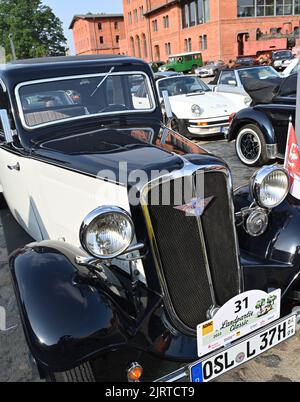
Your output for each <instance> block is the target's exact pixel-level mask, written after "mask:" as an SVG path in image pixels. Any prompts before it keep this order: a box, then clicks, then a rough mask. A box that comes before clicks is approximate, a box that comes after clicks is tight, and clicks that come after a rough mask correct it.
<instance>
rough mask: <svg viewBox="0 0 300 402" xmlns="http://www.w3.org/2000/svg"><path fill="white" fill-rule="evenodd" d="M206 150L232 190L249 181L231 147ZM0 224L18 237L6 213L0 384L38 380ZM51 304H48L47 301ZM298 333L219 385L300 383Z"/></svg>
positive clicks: (218, 144) (0, 243)
mask: <svg viewBox="0 0 300 402" xmlns="http://www.w3.org/2000/svg"><path fill="white" fill-rule="evenodd" d="M201 145H203V147H204V148H206V149H207V150H208V151H210V152H212V153H215V154H216V155H218V156H221V157H223V158H224V159H225V160H226V161H227V163H228V164H229V165H230V167H231V169H232V173H233V178H234V187H238V186H240V185H242V184H245V183H247V182H248V180H249V178H250V177H251V175H252V174H253V171H254V170H255V169H249V168H246V167H244V166H242V165H241V163H240V162H239V160H238V159H237V157H236V155H235V151H234V145H233V144H229V143H227V142H226V141H225V140H223V139H218V140H215V141H206V142H202V143H201ZM3 225H5V227H8V228H9V231H8V233H9V235H10V237H11V239H12V241H13V242H14V243H15V244H16V245H18V236H19V235H18V234H16V232H15V226H14V223H13V221H12V220H11V217H10V215H9V213H8V212H7V211H4V212H2V215H1V222H0V306H3V307H5V308H6V311H7V315H8V317H7V326H12V325H17V328H16V329H14V330H12V331H11V332H9V333H6V334H3V333H0V382H2V381H39V379H38V376H37V373H36V372H35V371H34V370H33V369H32V366H31V364H30V360H29V357H28V350H27V346H26V344H25V340H24V335H23V332H22V328H21V325H20V321H19V317H18V312H17V306H16V302H15V297H14V295H13V289H12V287H11V282H10V275H9V270H8V266H7V256H8V251H7V247H6V243H5V240H4V234H3ZM49 302H50V301H49ZM299 341H300V332H299V331H298V333H297V335H296V336H295V337H294V339H293V340H290V341H289V342H286V343H283V344H281V345H279V347H277V348H274V349H272V350H271V351H270V352H267V353H265V354H263V355H262V356H260V357H258V358H257V359H256V360H255V361H252V362H250V363H248V364H246V365H243V366H242V367H241V368H240V369H238V370H235V371H232V372H230V373H228V374H225V375H224V376H222V377H221V378H220V379H218V381H221V382H229V381H230V382H232V381H237V382H249V381H260V382H277V381H284V382H285V381H300V359H299V354H300V343H299Z"/></svg>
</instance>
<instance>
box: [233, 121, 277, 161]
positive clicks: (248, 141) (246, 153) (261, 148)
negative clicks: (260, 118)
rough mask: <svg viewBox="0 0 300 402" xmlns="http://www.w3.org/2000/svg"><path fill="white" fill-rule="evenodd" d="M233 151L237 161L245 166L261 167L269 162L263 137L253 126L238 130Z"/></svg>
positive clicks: (249, 125) (248, 125) (257, 128)
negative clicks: (234, 150)
mask: <svg viewBox="0 0 300 402" xmlns="http://www.w3.org/2000/svg"><path fill="white" fill-rule="evenodd" d="M235 149H236V153H237V156H238V158H239V160H240V161H241V162H242V163H243V164H244V165H246V166H250V167H254V166H263V165H266V164H268V163H269V162H270V159H269V158H268V156H267V144H266V140H265V137H264V135H263V133H262V132H261V130H260V129H259V127H257V126H256V125H255V124H247V125H246V126H243V127H241V128H240V129H239V131H238V133H237V137H236V141H235Z"/></svg>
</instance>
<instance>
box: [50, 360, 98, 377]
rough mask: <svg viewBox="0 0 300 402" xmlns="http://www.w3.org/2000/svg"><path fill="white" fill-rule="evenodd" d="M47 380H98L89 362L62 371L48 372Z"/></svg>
mask: <svg viewBox="0 0 300 402" xmlns="http://www.w3.org/2000/svg"><path fill="white" fill-rule="evenodd" d="M46 381H47V382H96V379H95V376H94V372H93V369H92V366H91V364H90V363H89V362H87V363H84V364H81V365H80V366H78V367H76V368H74V369H72V370H69V371H63V372H61V373H48V374H47V376H46Z"/></svg>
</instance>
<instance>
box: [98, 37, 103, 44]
mask: <svg viewBox="0 0 300 402" xmlns="http://www.w3.org/2000/svg"><path fill="white" fill-rule="evenodd" d="M99 41H100V45H103V43H104V38H103V36H100V38H99Z"/></svg>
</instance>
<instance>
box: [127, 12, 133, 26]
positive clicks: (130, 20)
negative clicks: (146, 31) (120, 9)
mask: <svg viewBox="0 0 300 402" xmlns="http://www.w3.org/2000/svg"><path fill="white" fill-rule="evenodd" d="M128 20H129V24H130V25H132V14H131V11H130V13H128Z"/></svg>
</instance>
